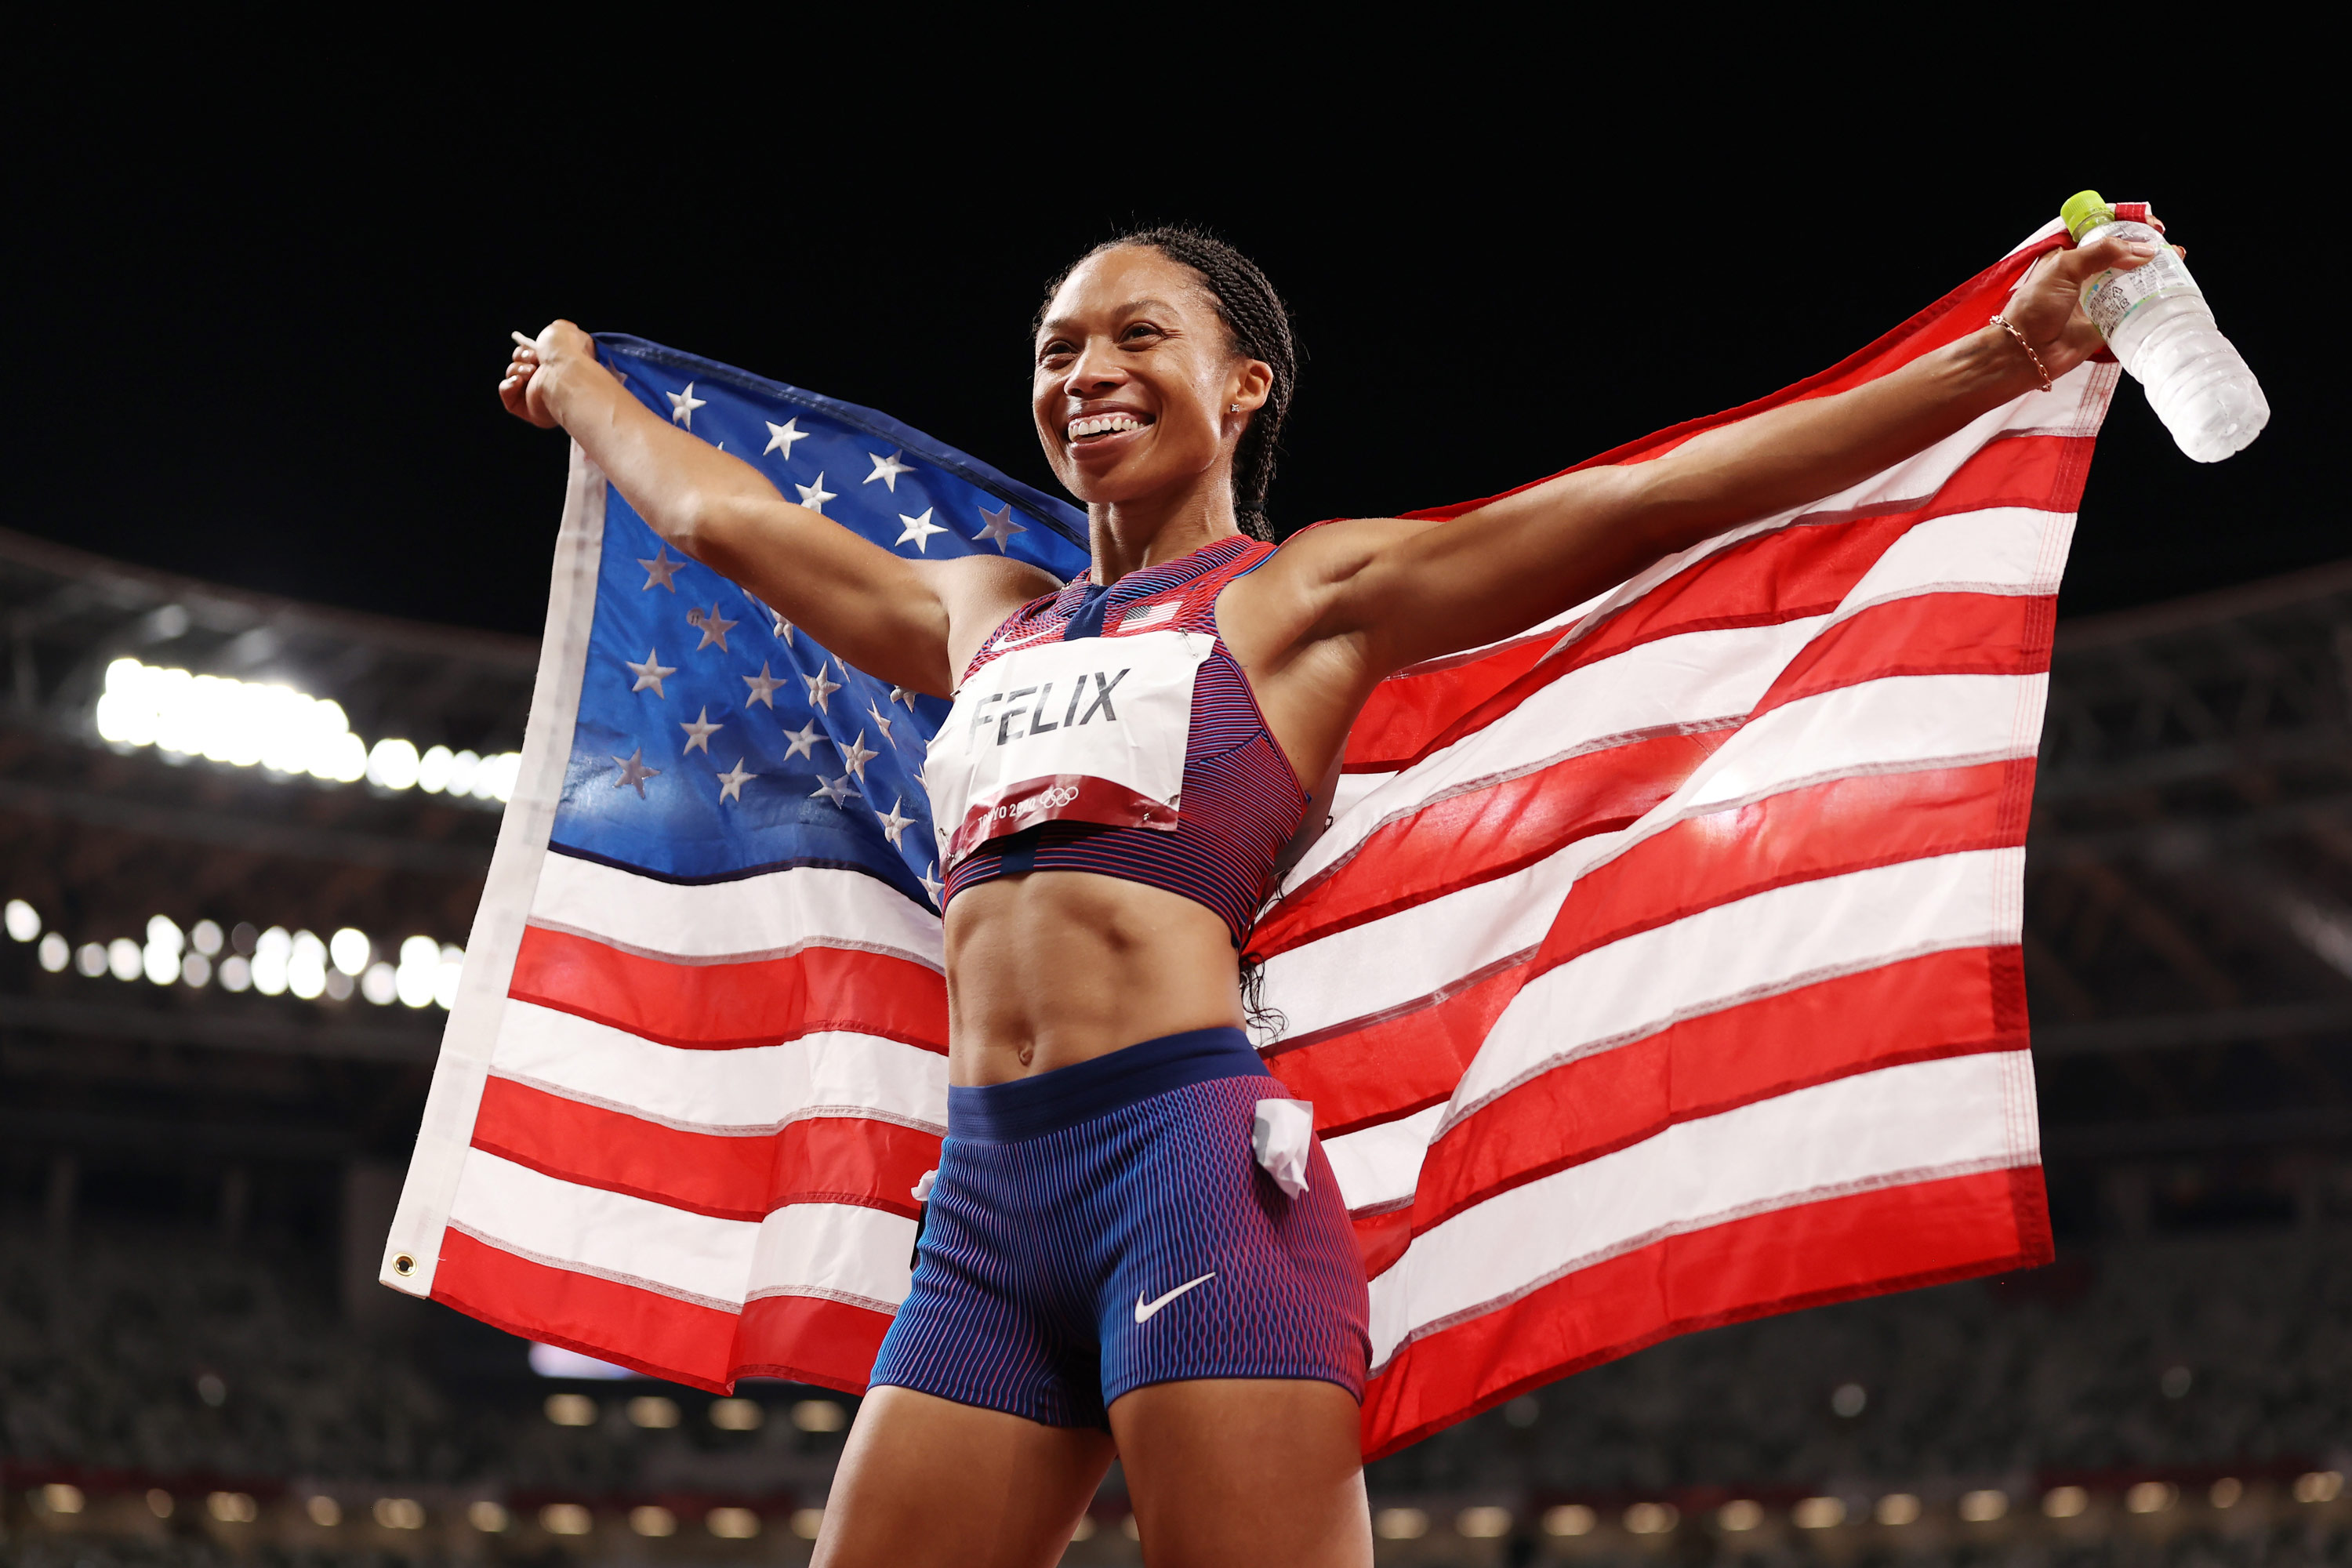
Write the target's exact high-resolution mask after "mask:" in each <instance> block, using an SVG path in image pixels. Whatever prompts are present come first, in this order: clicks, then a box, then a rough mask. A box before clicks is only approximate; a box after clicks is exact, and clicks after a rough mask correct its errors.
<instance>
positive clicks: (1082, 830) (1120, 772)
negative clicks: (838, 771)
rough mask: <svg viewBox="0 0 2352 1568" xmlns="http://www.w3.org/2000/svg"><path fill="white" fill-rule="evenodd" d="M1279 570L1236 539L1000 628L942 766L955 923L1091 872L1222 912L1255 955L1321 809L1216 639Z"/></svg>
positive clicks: (1086, 590) (938, 770) (948, 729)
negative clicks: (1240, 588) (1308, 826)
mask: <svg viewBox="0 0 2352 1568" xmlns="http://www.w3.org/2000/svg"><path fill="white" fill-rule="evenodd" d="M1273 553H1274V546H1272V545H1270V544H1265V543H1261V542H1257V541H1255V540H1252V539H1244V538H1234V539H1226V540H1221V541H1219V542H1217V543H1214V544H1212V545H1208V546H1206V547H1204V548H1202V549H1200V550H1197V551H1194V552H1192V554H1190V555H1187V556H1184V557H1182V558H1181V559H1180V560H1176V561H1171V562H1167V563H1163V564H1161V565H1158V566H1149V567H1146V568H1144V569H1143V570H1141V571H1139V572H1134V573H1130V574H1128V575H1127V576H1125V577H1122V578H1120V579H1119V580H1118V582H1117V583H1114V584H1111V585H1110V586H1108V587H1107V588H1104V587H1097V586H1095V585H1093V584H1087V583H1075V584H1071V585H1069V586H1068V587H1066V588H1064V589H1062V590H1061V591H1060V592H1059V593H1057V594H1051V595H1046V596H1045V597H1044V598H1040V599H1034V600H1032V601H1031V602H1030V603H1028V604H1026V605H1023V606H1022V607H1021V609H1020V610H1019V611H1018V612H1016V613H1015V614H1014V615H1013V616H1012V617H1011V618H1010V619H1008V620H1007V621H1006V622H1005V623H1004V624H1003V626H1000V627H998V628H997V631H996V633H995V635H994V636H992V637H990V638H989V640H988V642H987V644H986V645H985V646H983V647H982V649H981V651H980V653H979V655H978V656H977V657H976V658H973V660H972V661H971V667H970V668H968V669H966V670H965V672H964V678H963V682H962V684H961V687H960V688H959V689H958V690H957V693H956V705H955V708H954V710H953V711H952V712H951V713H950V715H949V717H948V721H947V722H946V724H944V725H942V726H941V728H940V734H939V737H938V739H937V740H935V741H934V742H932V747H931V753H930V757H929V761H928V762H927V763H926V764H925V781H926V784H928V786H929V790H930V793H931V802H932V816H933V819H934V821H935V822H936V823H937V824H938V825H939V826H938V832H939V839H940V861H941V864H943V865H944V866H945V867H946V868H947V880H946V890H945V894H944V896H943V897H942V899H941V900H940V902H941V907H942V908H944V907H945V905H946V904H947V903H949V902H951V901H952V900H954V898H955V896H956V895H957V894H958V893H960V892H961V891H962V890H963V889H966V888H969V887H972V886H975V885H977V884H979V883H982V882H986V881H990V880H992V879H995V878H998V877H1011V876H1018V875H1021V874H1023V873H1024V872H1028V871H1091V872H1093V873H1095V874H1096V875H1097V876H1103V877H1117V878H1119V879H1123V880H1126V881H1130V882H1141V883H1143V884H1145V885H1146V886H1148V887H1154V888H1164V889H1167V890H1168V891H1170V892H1171V893H1176V894H1180V895H1181V896H1182V897H1184V898H1188V899H1191V900H1192V901H1193V902H1195V903H1198V904H1202V905H1203V906H1205V907H1207V908H1208V909H1211V910H1214V911H1216V913H1217V915H1218V917H1219V918H1220V919H1222V920H1223V921H1224V922H1225V925H1226V928H1227V929H1228V931H1231V933H1232V935H1233V939H1234V943H1235V945H1236V946H1238V945H1239V944H1240V943H1241V942H1242V939H1243V938H1244V936H1245V935H1246V934H1247V932H1248V931H1249V928H1250V926H1251V924H1252V922H1253V921H1255V919H1256V917H1257V912H1258V910H1259V909H1260V908H1261V907H1262V906H1263V905H1264V904H1265V900H1266V899H1267V898H1268V897H1269V896H1271V894H1272V893H1273V891H1274V884H1275V879H1276V862H1277V860H1278V858H1280V857H1281V855H1282V853H1283V850H1284V848H1285V847H1286V846H1287V845H1288V844H1289V843H1290V842H1291V839H1292V837H1293V836H1294V835H1295V834H1296V833H1297V831H1298V826H1299V823H1300V820H1301V819H1302V818H1303V817H1304V816H1305V815H1306V811H1307V803H1308V792H1307V790H1306V789H1305V788H1304V787H1303V786H1302V785H1301V784H1300V783H1299V781H1298V777H1297V773H1294V772H1293V771H1292V769H1291V766H1290V761H1289V759H1288V758H1287V757H1286V756H1285V755H1284V754H1283V751H1282V747H1281V746H1280V745H1279V744H1278V743H1277V742H1276V740H1275V738H1274V735H1273V733H1272V731H1269V730H1268V729H1267V728H1266V722H1265V714H1264V713H1263V712H1261V711H1260V710H1259V709H1258V705H1257V699H1256V697H1255V694H1254V693H1253V692H1252V691H1251V690H1250V686H1249V679H1248V677H1247V676H1246V675H1245V674H1244V673H1243V670H1242V667H1241V665H1240V664H1239V663H1238V662H1236V661H1235V659H1234V657H1233V655H1232V653H1231V652H1229V651H1228V650H1227V649H1226V647H1225V644H1224V640H1223V638H1222V637H1219V636H1218V635H1217V612H1216V605H1217V595H1218V594H1219V593H1221V592H1222V591H1223V589H1224V587H1225V585H1226V584H1228V583H1230V582H1232V581H1233V580H1234V578H1236V577H1239V576H1241V575H1242V574H1244V573H1247V572H1250V571H1252V570H1254V569H1255V568H1256V567H1257V566H1259V565H1261V564H1262V563H1264V562H1265V560H1266V558H1267V557H1268V556H1270V555H1272V554H1273ZM1188 711H1189V719H1187V718H1186V717H1184V716H1185V715H1186V713H1187V712H1188ZM1180 731H1181V733H1182V734H1183V737H1184V746H1183V750H1182V751H1181V752H1178V751H1177V750H1176V748H1175V745H1174V741H1175V738H1176V735H1177V733H1178V732H1180Z"/></svg>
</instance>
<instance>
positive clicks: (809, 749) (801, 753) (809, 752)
mask: <svg viewBox="0 0 2352 1568" xmlns="http://www.w3.org/2000/svg"><path fill="white" fill-rule="evenodd" d="M784 739H785V740H786V741H787V742H791V743H790V744H789V745H787V746H786V747H785V748H784V761H786V762H788V763H789V762H791V761H792V760H793V758H794V757H806V758H807V759H808V760H809V761H811V762H814V761H816V743H817V742H819V741H821V740H823V739H824V731H822V730H820V729H818V728H817V727H816V721H815V720H814V719H812V720H810V721H808V728H807V729H805V730H787V731H784Z"/></svg>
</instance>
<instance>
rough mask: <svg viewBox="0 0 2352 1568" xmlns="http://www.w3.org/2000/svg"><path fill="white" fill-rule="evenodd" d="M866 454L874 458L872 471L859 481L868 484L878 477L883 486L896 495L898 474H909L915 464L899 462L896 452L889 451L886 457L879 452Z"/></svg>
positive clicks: (913, 469)
mask: <svg viewBox="0 0 2352 1568" xmlns="http://www.w3.org/2000/svg"><path fill="white" fill-rule="evenodd" d="M866 456H867V457H868V458H872V459H873V460H874V471H873V472H872V473H870V474H868V475H866V478H865V479H863V480H861V481H860V482H861V483H864V484H869V485H870V484H872V483H873V482H874V481H875V480H877V479H880V480H881V481H882V484H883V486H884V488H885V489H888V490H889V492H890V493H891V494H892V495H897V494H898V476H899V475H900V474H911V473H913V472H914V471H915V465H914V464H912V463H902V462H900V461H899V460H898V453H897V452H893V453H891V454H890V455H889V456H888V457H887V458H886V457H884V456H882V455H881V454H880V453H879V452H868V453H866Z"/></svg>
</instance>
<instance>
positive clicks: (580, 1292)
mask: <svg viewBox="0 0 2352 1568" xmlns="http://www.w3.org/2000/svg"><path fill="white" fill-rule="evenodd" d="M433 1300H436V1301H442V1302H446V1303H447V1304H448V1305H450V1306H452V1307H455V1308H457V1310H459V1311H461V1312H465V1313H468V1314H470V1315H471V1316H473V1317H477V1318H479V1319H481V1320H482V1321H484V1322H486V1323H488V1324H490V1325H491V1326H493V1327H495V1328H500V1329H504V1330H506V1331H507V1332H509V1333H510V1334H520V1335H521V1336H522V1337H523V1338H525V1339H530V1340H538V1341H540V1342H541V1343H544V1344H551V1345H562V1347H564V1348H565V1349H566V1350H575V1351H578V1352H581V1353H582V1354H583V1355H593V1356H595V1357H598V1358H599V1359H601V1360H604V1361H612V1362H618V1363H621V1364H622V1365H624V1366H629V1367H635V1369H636V1370H637V1371H639V1372H642V1373H646V1374H647V1375H648V1376H652V1377H663V1378H667V1379H668V1380H669V1381H670V1382H672V1383H683V1384H687V1385H688V1387H690V1388H706V1389H709V1390H710V1391H711V1392H712V1393H714V1394H724V1393H726V1392H727V1391H728V1386H729V1384H730V1381H731V1375H732V1374H731V1373H730V1370H729V1363H730V1361H731V1360H732V1358H733V1354H734V1346H735V1314H734V1313H732V1312H729V1311H723V1310H720V1309H719V1308H716V1307H705V1306H701V1305H698V1304H697V1303H695V1302H692V1301H681V1300H678V1299H677V1297H675V1296H666V1295H663V1294H662V1293H660V1292H659V1291H656V1290H647V1289H643V1288H642V1287H639V1286H635V1285H624V1284H622V1283H621V1282H620V1281H618V1280H615V1279H600V1278H598V1277H597V1276H595V1275H593V1274H581V1273H576V1272H574V1271H573V1270H572V1269H569V1268H552V1267H551V1266H549V1265H547V1264H544V1263H534V1262H532V1261H531V1260H530V1258H518V1257H516V1256H515V1255H514V1254H513V1253H511V1252H508V1251H505V1250H503V1249H502V1248H499V1247H492V1246H490V1245H489V1244H488V1243H487V1242H483V1241H478V1240H476V1239H475V1238H474V1237H470V1236H467V1234H466V1233H465V1232H463V1231H461V1230H457V1229H454V1228H453V1229H449V1230H445V1231H443V1232H442V1233H441V1260H440V1262H439V1264H438V1265H437V1266H436V1268H435V1269H434V1274H433Z"/></svg>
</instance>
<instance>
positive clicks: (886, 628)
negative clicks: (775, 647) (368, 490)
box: [499, 321, 1057, 696]
mask: <svg viewBox="0 0 2352 1568" xmlns="http://www.w3.org/2000/svg"><path fill="white" fill-rule="evenodd" d="M499 398H500V400H501V401H502V402H504V403H505V405H506V406H507V408H508V410H509V412H510V413H512V414H514V415H516V416H518V417H520V418H523V419H528V420H530V422H531V423H532V424H534V425H538V426H562V427H563V429H564V430H565V431H566V432H568V433H569V434H570V435H571V437H572V439H573V440H575V441H577V442H579V443H580V446H581V448H582V449H583V451H585V452H586V453H587V454H588V457H589V459H590V460H591V461H592V462H593V463H594V464H595V465H596V466H597V467H598V468H601V469H603V470H604V474H605V475H606V477H607V478H609V479H611V480H612V481H613V483H614V485H615V486H617V487H618V488H619V489H620V491H621V493H622V494H623V495H624V496H625V497H627V498H628V501H629V504H630V505H631V506H632V507H634V508H635V509H636V511H637V514H638V515H639V516H640V517H643V518H644V519H645V520H646V522H647V523H649V524H650V525H651V526H652V528H653V530H654V531H655V532H656V533H658V534H660V535H661V536H662V537H663V538H664V539H666V540H667V541H668V542H670V543H671V544H673V545H675V546H676V547H677V549H678V551H679V552H681V553H683V554H686V555H688V556H691V557H692V558H693V559H695V560H697V561H699V562H701V563H703V564H704V565H706V566H709V568H711V569H712V570H713V571H715V572H718V573H719V574H722V575H724V576H727V577H730V578H732V579H733V580H734V581H736V582H738V583H740V584H742V585H743V586H744V587H746V588H748V589H750V590H751V592H752V593H754V594H757V595H759V596H760V597H761V599H764V600H765V601H767V602H768V603H769V604H771V605H774V606H775V607H776V608H777V609H779V610H781V611H782V612H783V614H784V615H785V616H786V617H787V618H789V619H790V620H791V621H793V624H795V625H797V626H805V627H806V628H807V629H808V632H809V635H810V636H812V637H814V638H816V640H817V641H818V642H820V643H822V644H824V646H825V647H828V648H831V649H832V650H833V651H834V652H835V653H836V654H838V655H840V656H841V657H842V658H845V659H846V660H848V661H849V662H850V663H851V664H854V665H856V667H857V668H860V669H863V670H865V671H866V672H867V673H868V674H871V675H875V676H878V677H880V678H881V679H885V680H889V681H894V682H896V683H898V684H899V685H901V686H905V687H907V688H908V689H912V690H917V691H927V692H930V693H933V694H935V695H939V696H945V695H947V694H948V693H950V692H951V691H952V690H953V689H955V673H956V671H957V670H958V669H959V668H961V666H962V663H963V661H964V660H965V659H966V658H969V657H970V653H971V650H970V649H966V648H961V643H964V642H971V643H972V644H973V645H974V646H975V647H976V646H977V643H978V640H979V639H980V638H981V637H985V636H986V635H987V634H988V632H989V631H991V630H992V629H993V628H994V627H995V626H996V624H997V623H998V622H999V621H1001V620H1002V619H1003V616H1006V615H1008V614H1010V613H1011V612H1012V610H1013V608H1014V607H1016V606H1017V605H1020V604H1021V603H1022V602H1023V601H1024V600H1026V599H1029V598H1031V597H1033V596H1034V595H1037V594H1040V593H1044V592H1046V591H1047V590H1049V589H1051V588H1053V587H1055V586H1056V585H1057V584H1055V583H1054V582H1053V580H1052V579H1051V578H1050V577H1049V576H1047V575H1046V574H1045V573H1043V572H1041V571H1039V570H1038V569H1037V568H1035V567H1034V566H1028V565H1024V563H1020V562H1016V561H1003V562H998V561H985V560H981V559H978V558H971V559H966V560H959V561H933V562H921V561H907V560H903V559H901V558H900V557H898V556H897V555H893V554H892V553H891V552H888V551H887V550H885V549H883V548H881V547H880V546H879V545H877V544H874V543H872V542H868V541H866V540H865V539H862V538H860V537H858V535H856V533H854V532H852V531H850V530H848V529H846V528H844V527H842V526H841V525H840V524H839V523H836V522H834V521H829V520H828V519H826V518H825V517H824V516H823V515H822V514H821V513H818V512H814V511H811V510H808V509H807V508H806V507H801V506H794V505H793V504H792V503H791V502H790V501H787V500H784V499H783V497H782V495H781V494H779V493H778V492H777V489H776V487H775V486H773V485H772V484H770V483H769V482H768V479H767V477H766V476H765V475H763V474H761V472H760V471H759V470H758V469H757V468H753V467H751V464H749V463H746V462H744V461H742V460H741V459H740V458H731V457H729V456H728V455H727V454H726V453H724V452H721V451H719V449H718V448H716V447H712V446H711V445H710V444H709V442H707V441H701V440H698V439H697V438H695V437H693V436H691V435H688V433H687V432H686V431H684V430H681V429H678V428H677V426H673V425H671V424H669V423H668V422H667V421H666V420H664V419H662V418H660V417H658V416H656V415H655V414H653V413H652V412H651V411H649V410H648V409H647V408H646V406H645V405H643V404H641V403H639V402H638V401H637V400H636V399H635V398H634V397H631V396H630V395H628V393H627V392H626V391H625V389H624V388H623V387H622V385H621V384H620V382H619V380H618V379H617V378H615V377H614V375H613V374H612V373H611V372H610V371H608V370H606V369H604V367H603V366H602V365H600V364H598V363H596V347H595V342H594V340H593V339H592V338H590V337H589V336H588V334H587V333H585V332H583V331H581V330H580V329H579V328H577V327H575V326H573V325H572V323H571V322H569V321H557V322H555V323H553V324H552V325H551V326H550V327H548V329H547V330H546V331H542V332H541V333H540V335H539V338H538V340H537V341H536V342H533V343H531V344H530V345H529V346H521V345H518V346H517V348H516V349H515V351H514V354H513V357H512V359H511V361H510V363H509V365H508V368H507V375H506V379H505V380H503V381H501V382H500V383H499Z"/></svg>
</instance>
